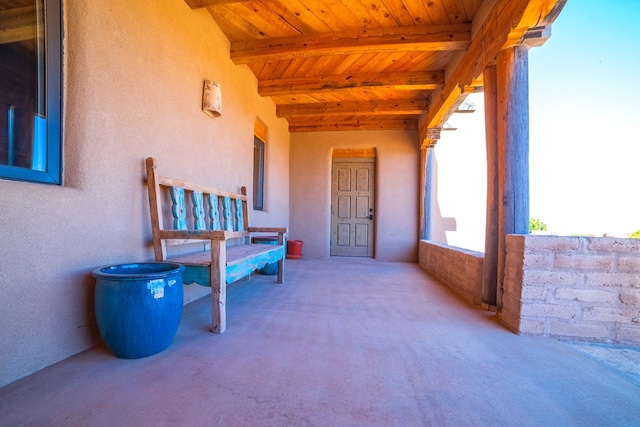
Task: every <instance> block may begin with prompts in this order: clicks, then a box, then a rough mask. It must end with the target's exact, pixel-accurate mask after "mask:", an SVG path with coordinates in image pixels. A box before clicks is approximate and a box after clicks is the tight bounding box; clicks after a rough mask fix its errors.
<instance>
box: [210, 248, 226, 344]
mask: <svg viewBox="0 0 640 427" xmlns="http://www.w3.org/2000/svg"><path fill="white" fill-rule="evenodd" d="M226 259H227V246H226V244H225V242H224V240H213V241H211V331H212V332H216V333H219V334H221V333H223V332H224V331H225V330H226V329H227V310H226V306H225V305H226V303H227V268H226Z"/></svg>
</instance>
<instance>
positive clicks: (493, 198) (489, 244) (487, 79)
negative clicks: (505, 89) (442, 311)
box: [482, 65, 499, 307]
mask: <svg viewBox="0 0 640 427" xmlns="http://www.w3.org/2000/svg"><path fill="white" fill-rule="evenodd" d="M483 75H484V121H485V134H486V136H485V137H486V145H487V216H486V226H485V237H484V272H483V276H482V303H483V304H487V305H489V306H494V307H495V306H496V293H497V289H498V240H499V239H498V205H499V199H498V135H497V132H498V94H497V76H496V66H495V65H491V66H489V67H487V68H486V69H485V70H484V73H483Z"/></svg>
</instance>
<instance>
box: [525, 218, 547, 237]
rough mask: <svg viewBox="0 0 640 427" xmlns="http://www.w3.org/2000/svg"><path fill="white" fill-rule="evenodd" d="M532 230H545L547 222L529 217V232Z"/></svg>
mask: <svg viewBox="0 0 640 427" xmlns="http://www.w3.org/2000/svg"><path fill="white" fill-rule="evenodd" d="M532 231H547V224H545V223H544V222H542V221H540V220H539V219H538V218H529V233H531V232H532Z"/></svg>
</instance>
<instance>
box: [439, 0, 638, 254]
mask: <svg viewBox="0 0 640 427" xmlns="http://www.w3.org/2000/svg"><path fill="white" fill-rule="evenodd" d="M639 20H640V0H608V1H606V2H605V1H602V0H597V1H596V0H568V1H567V4H566V5H565V7H564V9H563V11H562V13H561V14H560V16H559V17H558V18H557V19H556V21H555V22H554V24H553V25H552V35H551V38H550V39H549V40H548V41H547V42H546V43H545V44H544V45H542V46H541V47H535V48H532V49H531V50H530V51H529V115H530V116H529V121H530V123H529V127H530V139H529V187H530V200H529V204H530V216H531V217H533V218H537V219H540V220H541V221H543V222H544V223H545V224H546V225H547V227H548V230H549V232H553V233H557V234H560V235H574V234H586V235H595V236H602V235H604V234H605V233H610V234H613V235H616V236H625V235H628V234H631V233H632V232H634V231H636V230H640V31H638V30H637V29H636V26H637V25H638V24H637V22H636V21H639ZM467 100H469V101H471V102H473V103H474V104H475V106H476V112H475V113H474V114H454V115H453V116H452V118H451V119H450V120H449V123H450V125H451V126H453V127H455V128H457V130H456V131H454V132H443V135H442V137H441V139H440V141H439V142H438V144H437V146H436V149H435V152H436V162H437V174H436V176H437V178H436V179H437V195H436V200H437V206H436V209H437V214H438V213H439V214H441V215H442V217H444V218H445V219H444V220H443V222H442V226H443V227H445V228H446V229H447V231H446V233H445V234H446V236H445V237H443V238H441V239H438V238H437V236H434V238H435V239H436V240H440V241H443V242H444V243H448V244H450V245H453V246H459V247H464V248H467V249H472V250H477V251H484V229H485V206H486V149H485V139H484V110H483V108H482V107H483V99H482V95H481V94H474V95H470V97H469V98H467ZM453 218H455V221H452V219H453ZM452 224H454V225H452ZM434 226H435V228H437V227H438V224H435V223H434Z"/></svg>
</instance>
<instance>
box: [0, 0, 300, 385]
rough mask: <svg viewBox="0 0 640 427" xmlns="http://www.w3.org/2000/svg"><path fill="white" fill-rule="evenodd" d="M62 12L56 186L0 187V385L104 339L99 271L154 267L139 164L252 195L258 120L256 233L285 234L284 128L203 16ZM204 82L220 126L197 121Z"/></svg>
mask: <svg viewBox="0 0 640 427" xmlns="http://www.w3.org/2000/svg"><path fill="white" fill-rule="evenodd" d="M63 7H64V10H65V40H64V52H65V54H64V63H65V66H64V73H65V88H64V92H65V100H64V115H65V116H64V117H65V119H64V132H65V135H64V168H65V170H64V181H65V183H64V186H61V187H60V186H48V185H39V184H30V183H21V182H10V181H0V205H2V215H1V216H0V230H2V239H1V240H0V248H1V251H2V256H0V301H1V309H0V325H2V327H1V328H0V343H2V344H1V348H0V386H2V385H4V384H7V383H9V382H12V381H14V380H16V379H18V378H20V377H23V376H25V375H27V374H30V373H32V372H34V371H36V370H39V369H41V368H43V367H45V366H47V365H50V364H52V363H55V362H57V361H59V360H61V359H64V358H66V357H68V356H70V355H72V354H75V353H77V352H79V351H82V350H84V349H86V348H88V347H89V346H91V345H93V344H95V343H96V342H98V341H99V334H98V332H97V328H96V326H95V320H94V317H93V316H94V315H93V290H94V284H95V281H94V279H93V278H92V277H91V270H92V269H93V268H95V267H98V266H101V265H106V264H112V263H120V262H130V261H142V260H150V259H152V257H153V254H152V251H151V248H150V246H149V245H148V242H149V239H150V237H151V233H150V224H149V218H148V217H149V213H148V206H147V203H148V202H147V195H146V188H145V186H144V167H143V161H144V158H145V157H146V156H154V157H156V158H157V159H158V162H159V165H160V168H161V171H162V172H163V173H164V174H166V175H169V176H176V177H182V178H185V179H189V180H193V181H196V182H202V183H207V184H209V185H212V186H216V187H219V188H223V189H228V190H231V191H239V188H240V186H242V185H246V186H247V187H248V188H249V189H251V184H252V168H253V162H252V159H253V157H252V156H253V129H254V121H255V119H256V117H258V118H260V119H261V120H262V121H263V122H265V123H266V125H267V128H268V137H267V139H268V141H267V153H266V157H267V164H266V189H265V197H266V201H265V203H266V211H265V212H257V213H256V212H252V214H251V215H252V217H251V219H252V223H253V224H255V225H270V224H273V225H278V226H288V225H289V224H288V222H289V206H288V201H289V166H288V165H289V133H288V129H287V122H286V121H285V120H283V119H278V118H276V116H275V107H274V105H273V103H272V102H271V101H270V100H269V99H266V98H261V97H260V96H259V95H258V94H257V81H256V79H255V77H254V76H253V75H252V73H251V72H250V71H249V69H248V68H247V67H245V66H236V65H234V64H233V63H232V62H231V60H230V59H229V42H228V41H227V39H226V38H225V37H224V36H223V34H222V32H221V31H220V29H219V28H218V27H217V25H216V24H215V23H214V21H213V20H212V19H211V17H210V16H209V15H208V13H207V12H206V11H205V10H204V9H202V10H196V11H193V10H191V9H189V7H188V6H187V5H186V3H185V2H184V1H183V0H136V1H130V0H74V1H64V5H63ZM206 78H209V79H213V80H216V81H218V82H220V83H221V85H222V97H223V116H222V117H220V118H216V119H211V118H209V117H208V116H206V115H205V114H204V113H202V111H200V107H201V101H202V85H203V80H204V79H206ZM194 286H195V285H194ZM201 289H202V288H201Z"/></svg>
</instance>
